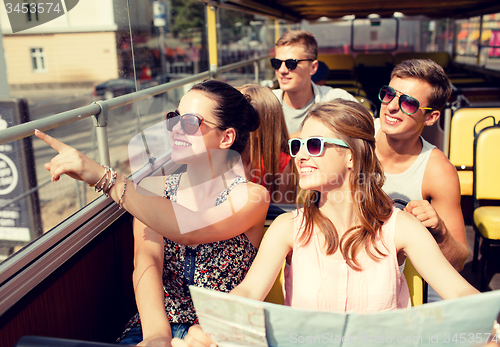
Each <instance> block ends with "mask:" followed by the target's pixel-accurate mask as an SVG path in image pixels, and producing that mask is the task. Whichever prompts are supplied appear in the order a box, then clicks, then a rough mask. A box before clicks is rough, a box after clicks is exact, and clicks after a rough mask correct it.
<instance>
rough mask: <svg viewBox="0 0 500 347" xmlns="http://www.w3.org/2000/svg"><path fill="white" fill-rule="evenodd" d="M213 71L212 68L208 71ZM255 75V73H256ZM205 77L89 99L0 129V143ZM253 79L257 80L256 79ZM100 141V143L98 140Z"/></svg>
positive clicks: (226, 68) (205, 75) (207, 74)
mask: <svg viewBox="0 0 500 347" xmlns="http://www.w3.org/2000/svg"><path fill="white" fill-rule="evenodd" d="M269 57H270V56H264V57H258V58H253V59H249V60H245V61H241V62H237V63H233V64H229V65H225V66H222V67H219V68H218V70H217V71H216V73H221V72H227V71H230V70H234V69H236V68H239V67H243V66H246V65H250V64H254V65H255V66H256V68H258V65H257V64H255V63H257V62H259V61H261V60H263V59H268V58H269ZM212 73H213V72H212ZM256 75H257V74H256ZM208 77H213V75H212V74H211V72H209V71H205V72H202V73H199V74H196V75H193V76H189V77H184V78H182V79H179V80H177V81H173V82H168V83H164V84H162V85H159V86H155V87H151V88H147V89H144V90H141V91H137V92H134V93H131V94H127V95H123V96H119V97H116V98H113V99H109V100H102V101H99V103H93V104H91V105H88V106H84V107H80V108H76V109H74V110H71V111H66V112H62V113H59V114H56V115H53V116H49V117H46V118H43V119H37V120H34V121H31V122H28V123H23V124H19V125H15V126H13V127H10V128H7V129H4V130H0V145H2V144H4V143H7V142H11V141H15V140H20V139H22V138H25V137H28V136H31V135H33V132H34V131H35V129H39V130H41V131H47V130H50V129H54V128H57V127H59V126H62V125H65V124H69V123H73V122H76V121H79V120H82V119H85V118H88V117H91V116H98V115H99V114H100V113H101V111H102V108H103V106H104V107H106V108H107V109H108V110H112V109H115V108H118V107H121V106H125V105H128V104H131V103H133V102H136V101H139V100H143V99H147V98H149V97H152V96H154V95H157V94H161V93H165V92H167V91H169V90H172V89H175V88H178V87H182V86H184V85H186V84H188V83H192V82H196V81H199V80H202V79H205V78H208ZM256 82H257V81H256ZM99 145H101V144H99ZM106 148H107V146H106Z"/></svg>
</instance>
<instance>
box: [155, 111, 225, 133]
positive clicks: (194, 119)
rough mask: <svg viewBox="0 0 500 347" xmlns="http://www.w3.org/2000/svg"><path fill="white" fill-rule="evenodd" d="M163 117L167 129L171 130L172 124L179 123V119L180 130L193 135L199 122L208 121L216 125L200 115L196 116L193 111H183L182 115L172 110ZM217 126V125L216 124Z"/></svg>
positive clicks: (198, 126)
mask: <svg viewBox="0 0 500 347" xmlns="http://www.w3.org/2000/svg"><path fill="white" fill-rule="evenodd" d="M165 118H166V119H167V130H168V131H172V129H173V128H174V126H175V125H176V124H177V123H179V120H180V121H181V129H182V131H183V132H184V133H185V134H187V135H194V134H196V132H197V131H198V129H199V128H200V125H201V123H203V122H205V123H210V124H213V125H217V124H215V123H213V122H209V121H208V120H206V119H203V118H202V117H200V116H197V115H195V114H193V113H185V114H183V115H180V114H179V112H178V111H173V112H168V113H167V114H166V115H165ZM217 127H219V126H218V125H217Z"/></svg>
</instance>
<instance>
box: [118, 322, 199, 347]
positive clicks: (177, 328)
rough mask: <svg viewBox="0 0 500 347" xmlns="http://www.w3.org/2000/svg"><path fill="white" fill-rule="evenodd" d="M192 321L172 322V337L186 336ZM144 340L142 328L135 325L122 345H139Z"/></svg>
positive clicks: (181, 337)
mask: <svg viewBox="0 0 500 347" xmlns="http://www.w3.org/2000/svg"><path fill="white" fill-rule="evenodd" d="M191 325H192V324H190V323H170V329H171V330H172V337H178V338H180V339H183V338H184V336H186V334H187V332H188V330H189V327H190V326H191ZM141 341H142V328H141V327H134V328H132V329H130V330H129V331H128V332H127V334H126V335H125V337H124V338H123V339H122V340H121V341H120V345H137V344H138V343H139V342H141Z"/></svg>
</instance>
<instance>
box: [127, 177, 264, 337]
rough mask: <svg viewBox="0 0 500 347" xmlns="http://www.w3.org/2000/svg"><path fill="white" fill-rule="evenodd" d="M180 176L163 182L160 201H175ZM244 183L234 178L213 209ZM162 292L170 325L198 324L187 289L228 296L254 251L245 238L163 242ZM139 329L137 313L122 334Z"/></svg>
mask: <svg viewBox="0 0 500 347" xmlns="http://www.w3.org/2000/svg"><path fill="white" fill-rule="evenodd" d="M181 175H182V174H173V175H170V176H168V177H167V178H166V180H165V191H164V194H163V197H165V198H167V199H170V200H172V201H176V200H177V187H178V186H179V181H180V177H181ZM245 182H247V180H246V179H244V178H243V177H241V176H236V177H235V179H234V180H233V182H232V183H231V185H230V186H229V187H228V188H227V189H225V190H224V191H223V192H221V193H220V194H219V196H218V197H217V199H216V201H215V206H217V205H220V204H222V203H223V202H224V201H226V200H227V197H228V195H229V193H230V192H231V190H232V189H233V188H234V187H235V186H236V185H238V184H240V183H245ZM163 244H164V246H165V247H164V254H165V257H164V261H163V289H164V292H165V309H166V312H167V316H168V320H169V322H170V323H190V324H195V323H197V322H198V317H197V316H196V312H195V309H194V306H193V302H192V300H191V295H190V293H189V288H188V286H189V285H190V284H193V285H196V286H198V287H203V288H208V289H213V290H218V291H221V292H229V291H231V290H232V289H233V288H234V287H236V286H237V285H238V284H239V283H240V282H241V281H242V280H243V278H244V277H245V275H246V273H247V271H248V269H249V268H250V265H251V264H252V262H253V260H254V258H255V255H256V253H257V249H256V248H255V247H254V246H253V245H252V243H251V242H250V241H249V240H248V238H247V237H246V235H245V234H240V235H238V236H236V237H233V238H231V239H229V240H224V241H217V242H212V243H205V244H200V245H198V246H196V247H190V246H183V245H180V244H177V243H175V242H173V241H171V240H169V239H166V238H163ZM139 325H140V318H139V313H137V314H136V315H135V316H134V317H132V319H131V320H130V321H129V322H128V324H127V327H126V330H125V332H124V333H123V334H122V337H123V336H124V335H125V334H126V332H127V331H129V330H130V329H132V328H133V327H135V326H139Z"/></svg>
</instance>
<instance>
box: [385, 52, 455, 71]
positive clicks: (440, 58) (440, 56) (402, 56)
mask: <svg viewBox="0 0 500 347" xmlns="http://www.w3.org/2000/svg"><path fill="white" fill-rule="evenodd" d="M409 59H431V60H433V61H435V62H436V63H437V64H439V65H441V67H442V68H443V69H445V70H446V69H448V68H449V67H450V54H449V53H448V52H398V53H396V54H395V55H394V64H395V65H398V64H399V63H401V62H403V61H405V60H409Z"/></svg>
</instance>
